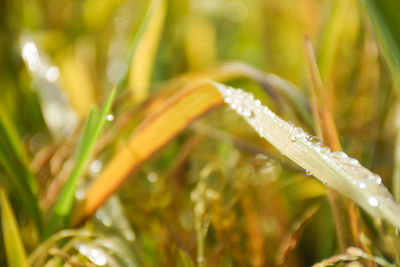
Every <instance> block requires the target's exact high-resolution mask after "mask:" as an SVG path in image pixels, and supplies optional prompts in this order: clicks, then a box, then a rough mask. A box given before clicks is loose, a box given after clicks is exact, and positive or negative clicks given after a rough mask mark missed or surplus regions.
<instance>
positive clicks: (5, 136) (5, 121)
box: [0, 108, 42, 233]
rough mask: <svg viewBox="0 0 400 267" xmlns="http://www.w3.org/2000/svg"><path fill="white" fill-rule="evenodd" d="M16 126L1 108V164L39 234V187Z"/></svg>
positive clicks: (40, 229)
mask: <svg viewBox="0 0 400 267" xmlns="http://www.w3.org/2000/svg"><path fill="white" fill-rule="evenodd" d="M20 140H21V137H20V136H19V134H18V132H17V130H16V129H15V128H14V125H13V124H12V123H11V122H10V120H9V118H8V116H7V114H6V113H5V112H4V110H3V109H1V108H0V144H1V145H0V163H1V165H2V166H3V168H4V169H5V171H6V172H7V173H8V175H9V177H10V179H11V181H12V183H13V185H14V186H15V188H16V190H17V192H18V194H19V195H20V196H21V201H22V203H23V204H24V207H25V208H26V209H27V210H28V212H29V213H30V215H31V216H32V219H33V221H34V222H35V225H36V228H37V229H38V231H39V233H41V231H42V217H41V213H40V209H39V206H38V201H37V196H36V194H37V192H38V186H37V183H36V180H35V179H34V177H33V176H32V174H31V172H30V170H29V168H28V156H27V155H26V152H25V150H24V146H23V144H22V143H21V141H20Z"/></svg>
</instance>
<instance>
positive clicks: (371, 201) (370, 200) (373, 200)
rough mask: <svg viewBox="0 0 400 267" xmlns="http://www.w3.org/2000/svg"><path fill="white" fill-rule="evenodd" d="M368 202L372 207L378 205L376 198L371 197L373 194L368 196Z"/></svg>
mask: <svg viewBox="0 0 400 267" xmlns="http://www.w3.org/2000/svg"><path fill="white" fill-rule="evenodd" d="M368 204H370V205H371V206H372V207H378V206H379V202H378V200H377V199H376V197H373V196H371V197H369V198H368Z"/></svg>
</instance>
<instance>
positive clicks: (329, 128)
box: [305, 38, 358, 251]
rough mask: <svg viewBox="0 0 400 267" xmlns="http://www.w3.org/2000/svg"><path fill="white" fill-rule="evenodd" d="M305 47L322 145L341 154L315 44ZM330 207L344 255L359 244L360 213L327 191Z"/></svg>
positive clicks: (306, 44)
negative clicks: (351, 247) (355, 243)
mask: <svg viewBox="0 0 400 267" xmlns="http://www.w3.org/2000/svg"><path fill="white" fill-rule="evenodd" d="M305 47H306V53H307V60H308V64H309V69H310V74H311V80H312V96H313V103H314V105H313V107H314V109H313V113H314V117H315V121H316V122H317V123H316V126H317V129H316V132H317V133H318V136H319V137H320V138H321V140H322V142H323V143H324V144H326V145H327V146H328V147H329V148H330V149H332V150H333V151H340V150H342V149H341V145H340V141H339V136H338V134H337V130H336V125H335V122H334V120H333V117H332V115H331V113H330V110H329V105H328V104H329V103H328V101H327V98H326V95H325V93H326V92H325V90H324V87H323V83H322V79H321V76H320V73H319V70H318V66H317V61H316V59H315V55H314V50H313V48H312V44H311V41H310V40H309V39H308V38H306V39H305ZM327 195H328V199H329V203H330V206H331V209H332V213H333V218H334V221H335V225H336V235H337V238H338V243H339V247H340V250H341V251H344V250H345V248H346V247H349V246H352V245H354V244H353V243H354V242H353V240H352V236H353V237H355V238H354V239H355V240H357V237H358V227H356V226H357V223H351V222H352V220H351V219H350V218H356V214H357V212H356V210H355V206H354V205H350V204H349V203H348V202H347V201H346V199H343V198H342V197H341V196H340V195H338V194H337V193H336V192H335V191H333V190H332V189H330V188H329V190H328V191H327ZM352 226H354V227H353V228H352Z"/></svg>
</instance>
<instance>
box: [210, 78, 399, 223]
mask: <svg viewBox="0 0 400 267" xmlns="http://www.w3.org/2000/svg"><path fill="white" fill-rule="evenodd" d="M216 86H218V89H219V90H220V92H221V94H222V95H223V96H224V99H225V102H226V103H228V104H229V105H230V107H231V108H232V109H234V110H235V111H236V112H237V113H238V114H239V115H240V116H242V117H243V118H244V119H245V120H246V121H247V122H248V123H249V124H250V125H251V126H252V127H253V128H254V129H255V130H256V131H257V132H258V133H259V134H260V135H261V136H262V137H264V138H265V139H266V140H268V141H269V142H270V143H271V144H272V145H273V146H275V147H276V148H277V149H278V150H279V151H280V152H281V153H283V154H284V155H286V156H287V157H288V158H290V159H291V160H293V161H294V162H295V163H297V164H298V165H300V166H302V167H303V168H304V169H305V170H306V171H307V172H308V173H312V174H313V175H314V176H315V177H316V178H318V179H319V180H320V181H321V182H323V183H325V184H327V185H328V186H330V187H332V188H333V189H335V190H336V191H338V192H340V193H341V194H343V195H345V196H347V197H348V198H350V199H352V200H353V201H355V202H356V203H357V204H359V205H360V206H361V207H363V208H364V209H365V210H366V211H367V212H369V213H370V214H371V215H372V216H374V217H375V218H383V219H385V220H387V221H388V222H389V223H391V224H392V225H393V226H395V227H396V228H398V229H400V205H399V204H398V203H397V202H396V201H395V200H394V199H393V197H392V195H391V194H390V193H389V191H388V190H387V189H386V187H385V186H384V185H382V184H381V178H380V177H379V176H378V175H376V174H373V173H372V172H370V171H369V170H368V169H366V168H364V167H363V166H361V164H360V163H359V162H358V161H357V160H356V159H353V158H350V157H348V156H347V155H346V154H345V153H344V152H342V151H336V152H331V151H330V149H329V148H327V147H321V141H320V140H319V139H318V138H317V137H315V136H311V135H309V134H307V133H305V132H304V131H303V129H301V128H299V127H295V126H294V125H293V124H290V123H288V122H286V121H284V120H282V119H281V118H279V117H278V116H277V115H276V114H275V113H273V112H272V111H271V110H270V109H269V108H268V107H266V106H263V105H261V103H260V101H258V100H255V99H254V97H253V96H252V95H251V94H249V93H245V92H244V91H242V90H239V89H233V88H230V87H227V86H225V85H222V84H216Z"/></svg>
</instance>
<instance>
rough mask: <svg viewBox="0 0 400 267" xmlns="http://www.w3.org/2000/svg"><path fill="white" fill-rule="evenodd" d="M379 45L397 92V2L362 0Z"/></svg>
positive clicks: (399, 35)
mask: <svg viewBox="0 0 400 267" xmlns="http://www.w3.org/2000/svg"><path fill="white" fill-rule="evenodd" d="M363 2H364V3H365V5H366V7H367V11H368V14H369V16H370V18H371V20H372V24H373V26H374V28H375V32H376V34H377V37H378V40H379V43H380V45H381V47H382V50H383V52H384V55H385V58H386V60H387V62H388V64H389V67H390V70H391V72H392V75H393V79H394V81H395V84H396V87H397V89H398V90H397V92H398V93H399V90H400V20H399V19H398V11H399V10H400V2H399V1H397V0H385V1H376V0H364V1H363Z"/></svg>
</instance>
